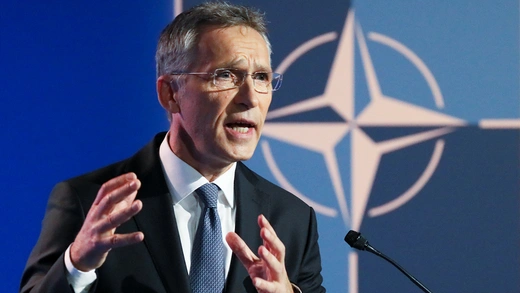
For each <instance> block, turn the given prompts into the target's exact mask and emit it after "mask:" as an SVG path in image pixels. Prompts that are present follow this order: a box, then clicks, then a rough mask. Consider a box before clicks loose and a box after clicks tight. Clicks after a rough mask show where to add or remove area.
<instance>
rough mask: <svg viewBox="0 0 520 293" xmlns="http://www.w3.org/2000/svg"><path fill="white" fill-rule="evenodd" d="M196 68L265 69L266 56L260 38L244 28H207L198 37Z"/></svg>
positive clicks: (266, 53)
mask: <svg viewBox="0 0 520 293" xmlns="http://www.w3.org/2000/svg"><path fill="white" fill-rule="evenodd" d="M196 60H197V64H198V65H199V66H198V67H207V68H211V67H213V68H218V67H239V68H241V67H247V68H245V69H254V70H258V69H269V68H270V56H269V50H268V47H267V43H266V41H265V40H264V38H263V37H262V35H261V34H260V33H259V32H258V31H256V30H255V29H253V28H251V27H248V26H232V27H226V28H219V27H214V26H208V27H206V28H204V29H203V31H202V32H201V33H200V35H199V42H198V44H197V56H196Z"/></svg>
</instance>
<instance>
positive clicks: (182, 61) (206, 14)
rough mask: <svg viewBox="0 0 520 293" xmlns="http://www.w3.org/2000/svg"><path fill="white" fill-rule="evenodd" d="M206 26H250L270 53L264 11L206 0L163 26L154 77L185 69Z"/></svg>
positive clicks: (193, 58) (192, 57)
mask: <svg viewBox="0 0 520 293" xmlns="http://www.w3.org/2000/svg"><path fill="white" fill-rule="evenodd" d="M208 25H215V26H217V27H220V28H226V27H232V26H240V25H243V26H248V27H251V28H253V29H254V30H256V31H257V32H258V33H260V35H261V36H262V37H263V38H264V40H265V42H266V44H267V49H268V51H269V55H271V44H270V43H269V39H268V38H267V28H266V22H265V19H264V14H263V13H261V12H260V11H258V10H256V9H254V8H249V7H245V6H237V5H232V4H229V3H226V2H208V3H204V4H200V5H197V6H195V7H193V8H191V9H189V10H187V11H185V12H183V13H181V14H179V15H178V16H177V17H176V18H175V19H174V20H173V21H172V22H171V23H170V24H168V25H167V26H166V27H165V28H164V30H163V31H162V33H161V36H160V37H159V43H158V45H157V51H156V53H155V64H156V71H157V77H159V76H161V75H164V74H170V73H172V72H180V71H185V70H188V68H189V66H190V65H191V64H192V63H193V62H194V61H195V57H196V56H195V55H196V50H194V48H195V47H196V46H197V43H198V40H199V35H200V33H201V32H202V30H203V29H204V27H205V26H208Z"/></svg>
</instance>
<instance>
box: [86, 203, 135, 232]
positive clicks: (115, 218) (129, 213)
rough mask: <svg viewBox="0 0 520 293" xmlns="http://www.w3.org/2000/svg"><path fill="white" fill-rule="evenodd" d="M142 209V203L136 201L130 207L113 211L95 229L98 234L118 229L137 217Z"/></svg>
mask: <svg viewBox="0 0 520 293" xmlns="http://www.w3.org/2000/svg"><path fill="white" fill-rule="evenodd" d="M142 208H143V203H142V202H141V201H140V200H136V201H134V202H133V203H132V205H131V206H129V207H127V208H125V209H123V210H119V211H114V212H112V213H110V214H108V215H107V216H106V217H105V219H104V220H103V221H101V222H100V225H99V226H98V227H96V228H97V229H98V232H99V233H105V232H106V231H109V230H112V229H115V228H117V227H119V226H120V225H121V224H123V223H124V222H126V221H128V220H130V218H132V217H133V216H135V215H137V214H138V213H139V212H140V211H141V210H142Z"/></svg>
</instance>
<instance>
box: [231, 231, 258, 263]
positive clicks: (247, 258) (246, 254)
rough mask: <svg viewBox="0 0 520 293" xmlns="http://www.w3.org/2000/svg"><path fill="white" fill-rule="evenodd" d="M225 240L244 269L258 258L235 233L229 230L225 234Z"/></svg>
mask: <svg viewBox="0 0 520 293" xmlns="http://www.w3.org/2000/svg"><path fill="white" fill-rule="evenodd" d="M226 242H227V244H228V245H229V247H230V248H231V250H232V251H233V253H235V255H236V256H237V257H238V259H239V260H240V262H241V263H242V264H243V265H244V267H246V269H249V267H251V266H252V265H253V264H254V263H255V262H257V261H259V260H260V259H259V258H258V257H257V256H256V255H255V254H254V253H253V252H252V251H251V249H249V247H248V246H247V244H246V243H245V242H244V240H242V238H240V236H238V234H237V233H235V232H229V233H228V234H227V235H226Z"/></svg>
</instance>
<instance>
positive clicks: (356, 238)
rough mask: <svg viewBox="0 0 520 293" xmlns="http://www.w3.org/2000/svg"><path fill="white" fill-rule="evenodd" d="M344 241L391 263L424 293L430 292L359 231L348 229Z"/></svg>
mask: <svg viewBox="0 0 520 293" xmlns="http://www.w3.org/2000/svg"><path fill="white" fill-rule="evenodd" d="M345 242H347V243H348V244H349V245H350V246H351V247H353V248H357V249H359V250H366V251H368V252H371V253H373V254H375V255H377V256H379V257H381V258H383V259H384V260H386V261H388V262H389V263H391V264H392V265H393V266H394V267H396V268H397V269H398V270H400V271H401V272H402V273H403V274H404V275H405V276H407V277H408V279H410V280H411V281H412V282H413V283H414V284H415V285H417V287H419V288H420V289H421V290H422V291H423V292H425V293H432V291H430V290H429V289H428V288H426V286H424V285H423V284H422V283H421V282H419V280H417V279H416V278H415V277H414V276H412V275H411V274H410V273H408V272H407V271H406V270H405V269H404V268H403V267H401V266H400V265H399V264H398V263H396V262H395V261H394V260H393V259H391V258H389V257H388V256H386V255H385V254H383V253H382V252H380V251H379V250H377V249H375V248H374V247H373V246H372V245H370V244H368V240H366V239H365V238H364V237H363V236H361V233H359V232H356V231H353V230H350V231H349V232H348V233H347V235H346V236H345Z"/></svg>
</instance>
